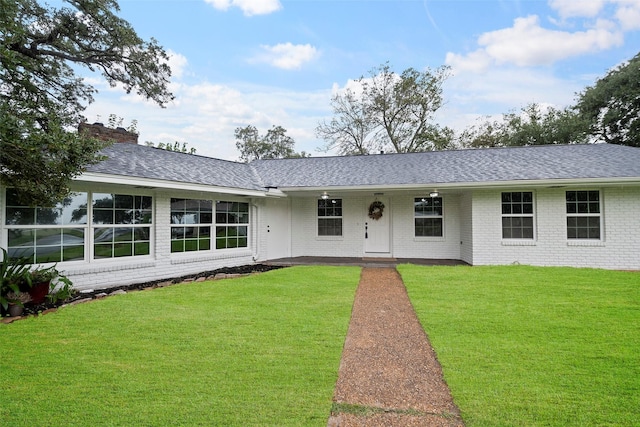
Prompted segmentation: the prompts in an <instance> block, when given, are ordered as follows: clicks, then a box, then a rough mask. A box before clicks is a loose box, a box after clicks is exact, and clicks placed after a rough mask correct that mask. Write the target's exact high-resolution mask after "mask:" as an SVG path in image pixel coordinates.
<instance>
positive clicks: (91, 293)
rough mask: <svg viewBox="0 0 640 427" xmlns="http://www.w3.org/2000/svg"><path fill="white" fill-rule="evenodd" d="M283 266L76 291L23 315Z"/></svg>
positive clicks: (231, 269)
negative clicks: (118, 295) (123, 294)
mask: <svg viewBox="0 0 640 427" xmlns="http://www.w3.org/2000/svg"><path fill="white" fill-rule="evenodd" d="M279 268H283V267H282V266H274V265H266V264H251V265H242V266H238V267H223V268H219V269H217V270H211V271H203V272H201V273H197V274H190V275H186V276H180V277H174V278H169V279H162V280H154V281H150V282H141V283H134V284H131V285H123V286H114V287H109V288H101V289H100V288H98V289H87V290H82V291H78V292H74V294H73V296H72V297H71V298H68V299H66V300H64V301H57V302H51V301H49V300H48V299H47V300H45V302H43V303H41V304H30V303H27V304H25V307H24V312H23V316H28V315H34V314H40V313H44V312H46V311H48V310H53V309H56V308H58V307H61V306H63V305H69V304H78V303H79V302H84V301H88V300H92V299H95V298H104V297H106V296H109V295H113V294H122V293H126V292H130V291H141V290H146V289H153V288H159V287H164V286H170V285H173V284H177V283H185V282H195V281H204V280H215V279H220V278H227V277H237V276H240V275H247V274H253V273H262V272H265V271H270V270H276V269H279Z"/></svg>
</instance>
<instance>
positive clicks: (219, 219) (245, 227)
mask: <svg viewBox="0 0 640 427" xmlns="http://www.w3.org/2000/svg"><path fill="white" fill-rule="evenodd" d="M248 237H249V203H241V202H228V201H216V249H230V248H246V247H247V246H248V245H249V238H248Z"/></svg>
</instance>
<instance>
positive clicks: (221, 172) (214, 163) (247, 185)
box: [88, 143, 264, 191]
mask: <svg viewBox="0 0 640 427" xmlns="http://www.w3.org/2000/svg"><path fill="white" fill-rule="evenodd" d="M102 154H104V155H106V156H107V157H108V159H107V160H105V161H103V162H101V163H98V164H96V165H93V166H90V167H89V168H88V172H96V173H108V174H113V175H121V176H130V177H138V178H152V179H160V180H165V181H173V182H182V183H190V184H205V185H212V186H217V187H232V188H240V189H245V190H259V191H260V190H263V189H264V187H263V185H262V184H261V182H260V179H259V177H258V176H257V175H256V174H255V170H254V169H253V168H252V167H251V166H249V165H248V164H246V163H238V162H230V161H226V160H219V159H213V158H210V157H203V156H197V155H194V154H186V153H180V152H174V151H168V150H162V149H159V148H153V147H147V146H144V145H135V144H123V143H116V144H113V145H111V146H109V147H107V148H105V149H104V150H103V151H102Z"/></svg>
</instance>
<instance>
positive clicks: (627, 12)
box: [616, 0, 640, 31]
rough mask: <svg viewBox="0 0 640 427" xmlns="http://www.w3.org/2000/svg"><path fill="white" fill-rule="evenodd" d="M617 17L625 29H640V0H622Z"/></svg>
mask: <svg viewBox="0 0 640 427" xmlns="http://www.w3.org/2000/svg"><path fill="white" fill-rule="evenodd" d="M616 18H617V19H618V21H620V25H622V29H623V30H625V31H633V30H640V2H638V0H630V1H620V8H619V9H618V10H617V11H616Z"/></svg>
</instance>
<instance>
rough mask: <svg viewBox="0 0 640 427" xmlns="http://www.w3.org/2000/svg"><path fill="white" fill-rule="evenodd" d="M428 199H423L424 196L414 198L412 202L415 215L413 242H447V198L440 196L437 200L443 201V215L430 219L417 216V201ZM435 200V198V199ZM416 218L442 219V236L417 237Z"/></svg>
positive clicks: (433, 216)
mask: <svg viewBox="0 0 640 427" xmlns="http://www.w3.org/2000/svg"><path fill="white" fill-rule="evenodd" d="M423 198H426V197H422V196H414V197H413V198H412V199H411V200H412V215H413V241H414V242H444V241H445V240H446V237H445V235H446V232H447V231H446V229H447V227H446V226H445V225H446V222H445V205H446V202H445V197H444V196H442V195H440V196H438V197H437V198H439V199H441V200H442V215H432V216H429V217H423V216H420V217H419V216H416V209H415V204H414V203H415V199H423ZM434 198H435V197H434ZM416 218H440V219H442V236H416Z"/></svg>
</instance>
